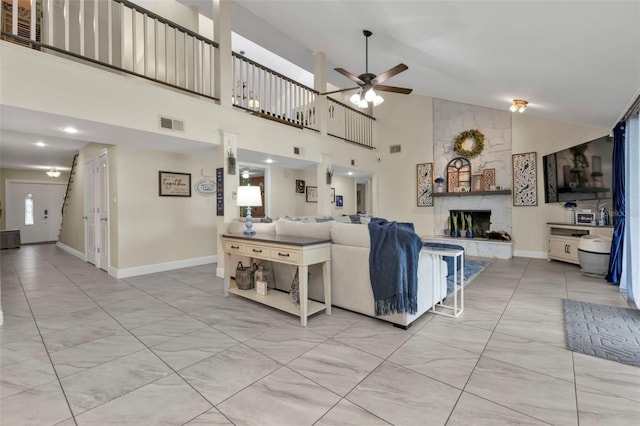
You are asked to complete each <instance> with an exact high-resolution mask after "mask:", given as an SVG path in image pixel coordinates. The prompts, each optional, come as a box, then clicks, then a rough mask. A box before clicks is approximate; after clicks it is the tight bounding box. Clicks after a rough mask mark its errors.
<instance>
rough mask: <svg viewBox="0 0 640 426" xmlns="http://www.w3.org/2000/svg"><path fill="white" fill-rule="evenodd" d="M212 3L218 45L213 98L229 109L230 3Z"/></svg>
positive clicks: (231, 83) (214, 0) (230, 87)
mask: <svg viewBox="0 0 640 426" xmlns="http://www.w3.org/2000/svg"><path fill="white" fill-rule="evenodd" d="M212 2H213V37H214V40H215V41H216V42H217V43H218V48H217V49H215V78H214V81H215V95H214V96H215V97H217V98H219V99H220V105H222V106H223V107H229V108H230V107H231V96H232V94H231V90H232V89H233V75H232V73H233V68H232V57H231V2H230V1H229V0H212Z"/></svg>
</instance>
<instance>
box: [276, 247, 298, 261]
mask: <svg viewBox="0 0 640 426" xmlns="http://www.w3.org/2000/svg"><path fill="white" fill-rule="evenodd" d="M271 258H272V259H273V260H276V261H278V262H297V261H298V260H299V258H300V252H299V251H297V250H287V249H276V248H272V249H271Z"/></svg>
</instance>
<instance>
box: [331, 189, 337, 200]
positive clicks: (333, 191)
mask: <svg viewBox="0 0 640 426" xmlns="http://www.w3.org/2000/svg"><path fill="white" fill-rule="evenodd" d="M331 202H332V203H335V202H336V189H335V188H331Z"/></svg>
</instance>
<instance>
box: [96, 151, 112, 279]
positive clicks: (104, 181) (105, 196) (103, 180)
mask: <svg viewBox="0 0 640 426" xmlns="http://www.w3.org/2000/svg"><path fill="white" fill-rule="evenodd" d="M108 182H109V164H108V162H107V153H106V152H103V153H102V154H100V156H99V157H98V160H97V166H96V192H97V194H96V195H97V196H96V200H97V203H98V205H97V215H98V218H99V222H98V223H99V225H98V236H97V237H96V240H97V244H96V247H97V250H96V251H97V253H96V255H97V257H98V263H97V264H96V266H97V267H99V268H100V269H104V270H105V271H108V270H109V188H108Z"/></svg>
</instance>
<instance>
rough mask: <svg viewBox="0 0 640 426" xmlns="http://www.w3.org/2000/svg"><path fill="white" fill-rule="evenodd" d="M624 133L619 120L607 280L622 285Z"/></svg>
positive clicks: (614, 155) (622, 123)
mask: <svg viewBox="0 0 640 426" xmlns="http://www.w3.org/2000/svg"><path fill="white" fill-rule="evenodd" d="M624 134H625V124H624V122H623V121H621V122H619V123H618V124H617V125H616V127H615V128H614V129H613V167H612V169H613V170H612V173H613V212H612V213H613V217H614V229H613V240H612V241H611V257H610V258H609V271H608V273H607V281H609V282H610V283H613V284H615V285H620V277H621V276H622V249H623V247H624V244H623V240H624V224H625V217H624V210H625V199H624V173H625V160H624Z"/></svg>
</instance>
